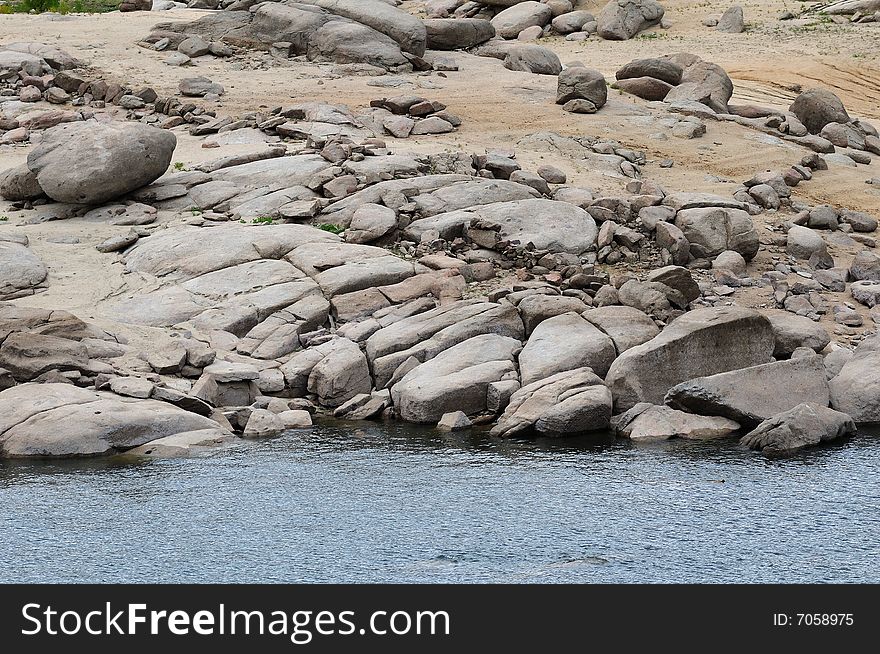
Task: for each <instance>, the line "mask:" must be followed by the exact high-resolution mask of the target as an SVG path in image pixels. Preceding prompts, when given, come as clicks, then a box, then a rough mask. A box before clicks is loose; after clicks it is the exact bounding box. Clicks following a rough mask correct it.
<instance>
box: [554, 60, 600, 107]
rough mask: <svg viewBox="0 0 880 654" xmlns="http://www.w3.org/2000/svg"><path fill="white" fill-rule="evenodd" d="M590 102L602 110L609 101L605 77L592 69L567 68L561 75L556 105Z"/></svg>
mask: <svg viewBox="0 0 880 654" xmlns="http://www.w3.org/2000/svg"><path fill="white" fill-rule="evenodd" d="M577 99H581V100H588V101H589V102H591V103H592V104H593V106H595V107H596V109H600V108H602V107H603V106H604V105H605V102H606V101H607V100H608V88H607V86H606V84H605V77H604V76H603V75H602V73H600V72H599V71H597V70H592V69H591V68H582V67H580V66H578V67H575V68H566V69H565V70H564V71H562V72H561V73H559V81H558V85H557V90H556V104H565V103H567V102H569V101H571V100H577Z"/></svg>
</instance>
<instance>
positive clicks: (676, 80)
mask: <svg viewBox="0 0 880 654" xmlns="http://www.w3.org/2000/svg"><path fill="white" fill-rule="evenodd" d="M683 73H684V69H683V68H682V67H681V66H680V65H678V64H677V63H675V62H674V61H670V60H669V59H663V58H653V59H635V60H634V61H631V62H629V63H628V64H626V65H625V66H624V67H623V68H621V69H620V70H618V71H617V73H616V74H615V77H616V78H617V79H618V80H624V79H638V78H640V77H649V78H653V79H657V80H661V81H663V82H666V83H667V84H670V85H671V86H676V85H678V84H680V83H681V76H682V74H683Z"/></svg>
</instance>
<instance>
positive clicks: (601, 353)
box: [519, 312, 617, 386]
mask: <svg viewBox="0 0 880 654" xmlns="http://www.w3.org/2000/svg"><path fill="white" fill-rule="evenodd" d="M616 355H617V352H616V350H615V348H614V343H613V342H612V340H611V338H609V337H608V335H607V334H605V333H604V332H602V331H601V330H599V329H598V328H596V327H595V326H594V325H593V324H592V323H590V322H587V321H586V320H584V318H582V317H581V316H580V315H578V314H577V313H573V312H572V313H565V314H562V315H558V316H553V317H552V318H548V319H547V320H544V321H543V322H542V323H541V324H539V325H538V326H537V327H535V330H534V331H533V332H532V335H531V336H530V337H529V340H528V342H527V343H526V345H525V347H524V348H523V350H522V352H521V353H520V355H519V366H520V374H521V376H522V384H523V386H527V385H529V384H531V383H532V382H535V381H539V380H541V379H545V378H547V377H551V376H553V375H555V374H556V373H558V372H563V371H565V370H574V369H576V368H586V367H589V368H591V369H592V370H593V372H595V373H596V374H597V375H599V376H604V375H605V374H606V373H607V372H608V368H609V367H610V366H611V363H612V362H613V361H614V358H615V356H616Z"/></svg>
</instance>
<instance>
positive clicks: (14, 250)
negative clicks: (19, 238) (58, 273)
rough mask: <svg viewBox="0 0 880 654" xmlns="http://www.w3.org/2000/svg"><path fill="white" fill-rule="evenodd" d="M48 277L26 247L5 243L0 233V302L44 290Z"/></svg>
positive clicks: (14, 243)
mask: <svg viewBox="0 0 880 654" xmlns="http://www.w3.org/2000/svg"><path fill="white" fill-rule="evenodd" d="M25 242H27V241H25ZM48 275H49V271H48V270H47V268H46V265H45V264H44V263H43V262H42V261H41V260H40V258H39V257H37V255H35V254H34V253H33V252H31V250H30V249H28V247H27V246H25V245H22V244H21V243H16V242H13V241H6V240H4V239H3V234H2V233H0V300H11V299H13V298H18V297H23V296H25V295H33V294H34V293H35V292H36V291H37V290H38V289H41V288H45V286H46V278H47V277H48Z"/></svg>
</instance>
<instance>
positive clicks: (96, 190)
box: [27, 121, 177, 205]
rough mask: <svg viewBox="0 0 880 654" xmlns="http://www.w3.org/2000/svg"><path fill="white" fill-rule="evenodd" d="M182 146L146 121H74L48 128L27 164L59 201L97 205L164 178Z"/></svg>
mask: <svg viewBox="0 0 880 654" xmlns="http://www.w3.org/2000/svg"><path fill="white" fill-rule="evenodd" d="M176 145H177V137H175V136H174V134H172V133H171V132H169V131H167V130H162V129H157V128H155V127H150V126H149V125H143V124H140V123H109V124H104V123H95V122H92V121H86V122H81V123H70V124H65V125H59V126H58V127H53V128H52V129H49V130H46V132H44V134H43V138H42V140H41V141H40V143H39V145H37V147H36V148H34V149H33V150H32V151H31V152H30V154H29V155H28V159H27V166H28V168H29V169H30V170H31V171H33V172H34V173H35V174H36V175H37V181H38V183H39V185H40V187H41V188H42V189H43V191H44V192H45V194H46V195H48V196H49V197H50V198H52V199H53V200H56V201H58V202H68V203H71V204H91V205H94V204H101V203H104V202H107V201H109V200H113V199H115V198H118V197H120V196H122V195H125V194H126V193H130V192H131V191H134V190H136V189H139V188H140V187H142V186H145V185H147V184H149V183H150V182H152V181H154V180H155V179H157V178H158V177H160V176H161V175H162V174H163V173H164V172H165V171H166V170H167V169H168V165H169V164H170V163H171V157H172V155H173V153H174V148H175V146H176Z"/></svg>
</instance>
